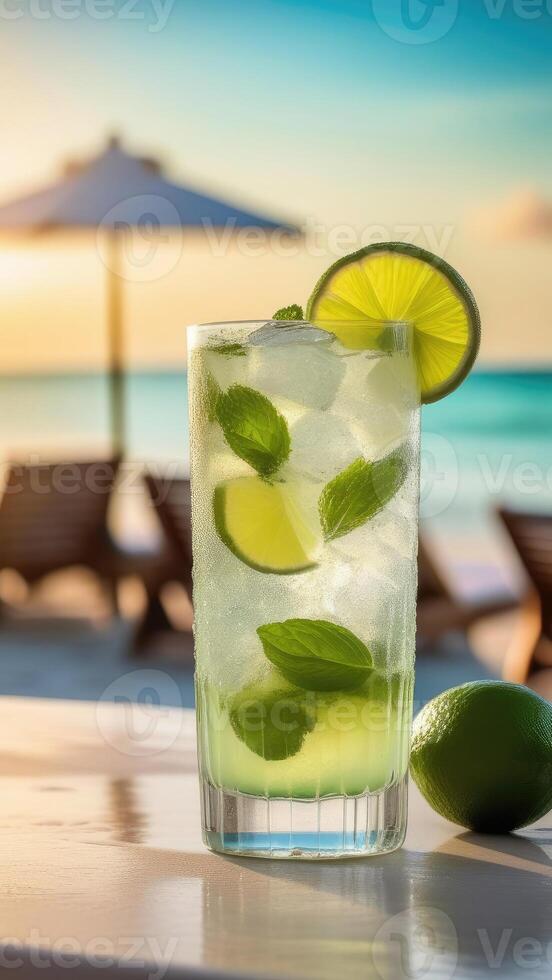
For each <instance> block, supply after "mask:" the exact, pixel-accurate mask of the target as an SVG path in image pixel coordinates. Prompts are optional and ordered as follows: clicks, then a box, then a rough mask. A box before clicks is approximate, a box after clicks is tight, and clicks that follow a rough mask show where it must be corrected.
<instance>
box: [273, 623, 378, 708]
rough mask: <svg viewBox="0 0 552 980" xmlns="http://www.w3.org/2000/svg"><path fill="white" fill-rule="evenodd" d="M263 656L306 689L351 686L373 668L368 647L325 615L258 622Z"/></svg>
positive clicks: (322, 689) (362, 679)
mask: <svg viewBox="0 0 552 980" xmlns="http://www.w3.org/2000/svg"><path fill="white" fill-rule="evenodd" d="M257 634H258V636H259V637H260V639H261V642H262V644H263V649H264V652H265V655H266V657H268V659H269V660H270V662H271V663H273V664H274V666H275V667H277V668H278V670H279V671H280V672H281V673H282V674H283V675H284V677H285V678H286V680H288V681H290V682H291V683H292V684H296V685H297V686H298V687H303V688H305V689H306V690H307V691H339V690H346V691H347V690H352V689H353V688H355V687H359V686H360V685H361V684H362V682H363V681H364V680H366V678H367V676H368V674H369V672H370V671H371V669H372V656H371V654H370V651H369V650H368V648H367V647H366V646H365V645H364V643H362V642H361V640H359V639H358V637H356V636H355V634H354V633H351V631H350V630H347V629H345V627H343V626H337V625H336V624H335V623H328V622H326V620H324V619H286V620H285V622H283V623H267V624H266V625H265V626H259V627H258V629H257Z"/></svg>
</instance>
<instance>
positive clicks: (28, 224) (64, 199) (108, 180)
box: [0, 137, 298, 454]
mask: <svg viewBox="0 0 552 980" xmlns="http://www.w3.org/2000/svg"><path fill="white" fill-rule="evenodd" d="M163 227H164V228H167V227H176V228H181V229H190V228H196V229H200V230H201V229H203V230H204V231H207V230H209V229H211V230H212V229H217V228H218V229H220V228H225V229H230V232H231V233H233V231H234V230H235V229H239V228H256V229H265V230H266V231H267V232H270V231H274V230H277V229H278V230H280V231H281V232H282V233H283V234H285V235H296V234H298V230H297V228H295V227H294V226H293V225H288V224H286V223H283V222H278V221H275V220H273V219H271V218H268V217H265V216H263V215H259V214H253V213H252V212H250V211H244V210H241V209H240V208H237V207H235V206H234V205H233V204H231V203H229V202H227V201H224V200H221V199H219V198H214V197H208V196H206V195H205V194H201V193H199V192H198V191H196V190H194V189H192V188H191V187H185V186H183V185H179V184H174V183H172V182H171V181H169V180H168V179H167V178H166V176H165V175H164V173H163V171H162V169H161V166H160V165H159V163H158V162H157V161H156V160H154V159H149V158H143V157H136V156H133V155H132V154H130V153H127V152H126V151H125V150H124V149H123V148H122V146H121V144H120V142H119V140H118V138H116V137H113V138H111V139H110V140H109V142H108V144H107V146H106V148H105V149H104V151H103V152H102V153H100V154H99V155H98V156H96V157H94V158H93V159H90V160H87V161H84V162H79V163H70V164H68V165H67V167H66V168H65V171H64V173H63V175H62V176H61V178H60V179H59V180H58V181H56V182H55V183H53V184H51V185H50V186H48V187H46V188H44V189H42V190H39V191H37V192H35V193H32V194H29V195H27V196H25V197H20V198H18V199H17V200H15V201H13V202H11V203H8V204H5V205H4V206H2V207H0V231H3V230H5V231H11V232H13V231H19V232H21V231H23V232H24V231H28V232H45V231H51V230H56V229H70V228H75V229H86V228H89V229H96V230H97V232H98V234H99V235H101V237H102V239H103V242H104V254H103V258H104V264H105V266H106V274H107V326H108V330H109V353H110V403H111V433H112V440H113V448H114V452H115V453H117V454H119V453H122V452H123V451H124V448H125V411H124V374H123V369H124V331H123V307H122V299H123V296H122V285H123V277H124V268H123V265H122V240H123V236H124V235H125V234H126V233H128V231H129V230H130V229H135V228H138V229H142V230H143V229H144V228H147V229H148V231H149V232H150V233H154V232H155V231H156V230H160V229H161V228H163Z"/></svg>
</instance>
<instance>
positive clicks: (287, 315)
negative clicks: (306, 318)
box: [272, 303, 303, 320]
mask: <svg viewBox="0 0 552 980" xmlns="http://www.w3.org/2000/svg"><path fill="white" fill-rule="evenodd" d="M272 319H273V320H302V319H303V307H302V306H298V305H297V303H292V304H291V306H282V309H281V310H276V313H275V314H274V316H273V317H272Z"/></svg>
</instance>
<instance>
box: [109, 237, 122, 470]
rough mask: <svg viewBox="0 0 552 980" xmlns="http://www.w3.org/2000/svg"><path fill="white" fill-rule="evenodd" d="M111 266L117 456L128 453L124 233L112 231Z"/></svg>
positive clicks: (111, 376) (111, 377) (113, 435)
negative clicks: (122, 254) (124, 364)
mask: <svg viewBox="0 0 552 980" xmlns="http://www.w3.org/2000/svg"><path fill="white" fill-rule="evenodd" d="M107 234H108V237H109V241H108V248H109V253H108V254H109V261H108V264H107V328H108V333H109V337H108V342H109V401H110V423H111V442H112V446H113V454H114V456H122V455H123V454H124V451H125V435H126V430H125V379H124V374H123V363H124V338H123V293H122V287H123V282H122V278H121V233H120V232H118V231H116V230H115V229H114V230H113V231H109V232H108V233H107Z"/></svg>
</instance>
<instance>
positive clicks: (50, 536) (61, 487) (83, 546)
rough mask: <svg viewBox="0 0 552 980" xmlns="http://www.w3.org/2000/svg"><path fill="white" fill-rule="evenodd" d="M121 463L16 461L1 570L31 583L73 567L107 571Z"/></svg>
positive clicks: (1, 516) (4, 509) (2, 529)
mask: <svg viewBox="0 0 552 980" xmlns="http://www.w3.org/2000/svg"><path fill="white" fill-rule="evenodd" d="M118 466H119V461H118V460H117V459H112V460H103V461H102V460H95V461H92V462H78V463H77V462H66V463H50V464H37V465H34V464H33V465H21V464H13V465H11V467H10V469H9V472H8V476H7V480H6V484H5V489H4V494H3V496H2V500H1V502H0V569H7V568H10V569H14V570H15V571H16V572H18V573H19V575H21V577H22V578H23V579H24V580H25V582H26V583H27V584H29V585H31V586H32V585H34V584H36V583H37V582H38V581H39V580H40V579H42V578H44V576H46V575H48V574H50V573H51V572H55V571H58V570H60V569H64V568H68V567H70V566H74V565H80V566H85V567H87V568H89V569H91V570H92V571H94V572H96V574H98V575H99V576H100V577H101V578H102V580H103V581H104V582H105V584H106V586H107V587H108V591H109V595H110V597H111V598H112V599H113V598H114V596H113V589H112V585H111V582H110V580H109V575H106V574H105V565H106V558H105V555H106V549H107V546H108V535H107V530H106V518H107V509H108V506H109V501H110V497H111V494H112V491H113V487H114V483H115V480H116V477H117V471H118Z"/></svg>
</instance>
